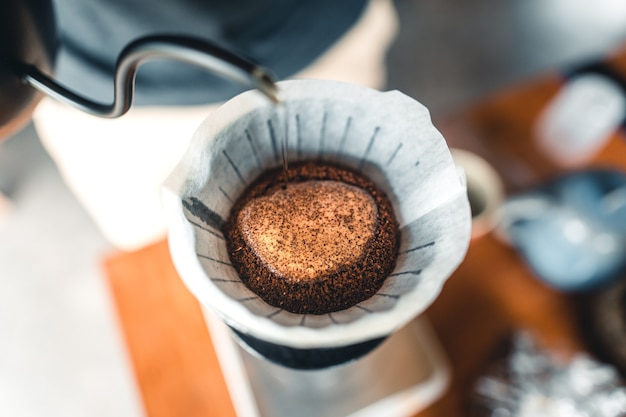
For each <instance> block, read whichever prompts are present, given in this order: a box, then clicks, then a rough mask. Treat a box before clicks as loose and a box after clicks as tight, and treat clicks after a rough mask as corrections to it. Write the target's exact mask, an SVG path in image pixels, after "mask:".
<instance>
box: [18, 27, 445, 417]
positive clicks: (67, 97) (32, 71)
mask: <svg viewBox="0 0 626 417" xmlns="http://www.w3.org/2000/svg"><path fill="white" fill-rule="evenodd" d="M163 58H165V59H174V60H179V61H183V62H187V63H191V64H194V65H197V66H199V67H201V68H204V69H207V70H209V71H211V72H213V73H215V74H216V75H219V76H221V77H223V78H225V79H227V80H230V81H234V82H237V83H240V84H243V85H246V86H249V87H252V88H256V89H258V90H259V91H260V92H262V93H263V94H264V95H265V96H266V97H267V98H268V99H269V100H270V101H272V102H274V103H278V102H279V94H278V93H279V92H278V91H277V88H276V85H275V83H274V81H273V79H272V77H271V75H270V74H269V73H268V72H267V71H266V70H265V69H263V68H262V67H260V66H258V65H255V64H253V63H251V62H249V61H248V60H246V59H243V58H241V57H240V56H237V55H235V54H233V53H231V52H229V51H227V50H224V49H222V48H220V47H218V46H216V45H213V44H210V43H207V42H205V41H201V40H197V39H194V38H189V37H183V36H168V35H163V36H161V35H159V36H148V37H144V38H141V39H138V40H136V41H134V42H132V43H130V44H129V45H128V46H127V47H125V48H124V49H123V50H122V52H121V53H120V55H119V58H118V61H117V64H116V67H115V75H114V83H113V87H114V100H113V103H111V104H103V103H98V102H94V101H92V100H90V99H88V98H85V97H83V96H81V95H80V94H77V93H75V92H73V91H71V90H70V89H68V88H66V87H65V86H63V85H61V84H59V83H57V82H56V81H55V80H54V79H53V78H52V77H50V76H48V75H46V74H45V73H44V72H43V71H41V70H40V69H39V68H37V66H35V65H31V64H27V63H24V62H19V61H18V62H12V63H11V65H10V67H11V68H10V69H11V71H12V72H13V73H14V74H15V75H16V76H18V77H19V78H20V79H21V80H22V83H23V84H24V85H25V86H30V87H32V88H34V89H35V90H37V91H39V92H41V93H43V94H44V95H47V96H49V97H51V98H54V99H56V100H58V101H61V102H64V103H66V104H69V105H71V106H73V107H75V108H77V109H79V110H81V111H84V112H87V113H90V114H92V115H95V116H99V117H105V118H116V117H119V116H122V115H123V114H125V113H126V112H127V111H128V110H129V109H130V107H131V105H132V101H133V94H134V80H135V76H136V73H137V70H138V68H139V66H140V65H141V64H143V63H144V62H146V61H150V60H153V59H163ZM33 100H34V98H33ZM205 317H206V321H207V325H208V327H209V329H210V331H211V334H212V338H213V340H214V343H215V348H216V351H217V353H218V357H219V360H220V365H221V367H222V371H223V374H224V377H225V379H226V382H227V385H228V387H229V390H230V393H231V398H232V400H233V403H234V407H235V409H236V411H237V414H238V415H239V416H240V417H265V416H272V417H282V416H293V415H299V416H303V417H306V416H316V417H325V416H328V417H331V416H352V417H365V416H370V415H371V416H410V415H413V414H415V413H416V412H418V411H419V410H421V409H423V408H425V407H427V406H428V405H430V404H431V403H432V402H434V401H435V400H436V399H437V398H439V396H440V395H441V394H442V393H443V392H444V391H445V389H446V387H447V384H448V378H449V372H448V369H447V365H446V362H445V359H444V357H443V355H442V353H441V349H440V348H439V346H437V343H436V337H435V336H434V334H433V333H432V331H431V329H430V328H429V325H428V323H427V321H426V320H425V319H424V318H420V317H418V318H417V319H414V320H413V321H412V322H410V323H409V324H408V325H406V326H405V327H404V328H402V329H401V330H399V331H397V332H395V333H394V334H392V335H391V336H389V337H387V338H386V339H385V340H384V341H382V342H381V344H380V346H377V347H376V348H374V349H373V350H372V351H371V352H369V353H367V354H365V356H363V357H361V358H358V359H351V360H348V361H347V362H346V363H341V364H337V365H334V366H331V367H328V368H321V369H312V370H311V369H309V370H302V369H293V368H290V367H288V366H283V365H279V364H276V363H273V362H271V361H268V360H267V359H266V358H264V357H263V356H262V355H260V354H259V353H258V352H257V351H256V350H254V349H253V348H251V347H250V346H249V345H248V344H246V343H245V342H243V341H242V340H241V339H240V338H239V337H237V336H235V335H234V333H233V332H232V331H231V330H230V329H229V328H228V327H227V326H226V325H225V324H224V323H223V322H222V321H221V320H220V319H218V318H216V316H215V315H214V314H213V313H212V312H210V311H208V310H206V311H205Z"/></svg>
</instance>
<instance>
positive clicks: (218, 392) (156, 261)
mask: <svg viewBox="0 0 626 417" xmlns="http://www.w3.org/2000/svg"><path fill="white" fill-rule="evenodd" d="M105 269H106V273H107V276H108V279H109V283H110V288H111V290H112V292H113V295H114V298H115V302H116V305H117V312H118V317H119V322H120V324H121V327H122V330H123V332H124V335H125V339H126V346H127V348H128V352H129V355H130V358H131V360H132V363H133V367H134V371H135V377H136V381H137V384H138V386H139V389H140V392H141V395H142V398H143V404H144V408H145V411H146V415H147V416H148V417H178V416H184V417H208V416H215V417H217V416H219V417H222V416H223V417H234V416H235V411H234V409H233V406H232V403H231V401H230V396H229V393H228V390H227V388H226V385H225V382H224V378H223V377H222V373H221V370H220V368H219V365H218V362H217V358H216V356H215V351H214V349H213V345H212V343H211V338H210V335H209V332H208V330H207V327H206V324H205V322H204V318H203V316H202V312H201V310H200V307H199V305H198V302H197V301H196V299H195V298H194V297H193V296H192V295H191V294H190V293H189V292H188V291H187V288H186V287H184V285H183V284H182V282H181V281H180V279H179V277H178V275H177V273H176V271H175V269H174V266H173V265H172V262H171V259H170V255H169V250H168V247H167V244H166V242H162V243H160V244H157V245H154V246H150V247H148V248H146V249H143V250H140V251H137V252H132V253H127V254H121V255H117V256H113V257H111V258H110V259H109V260H107V262H106V263H105Z"/></svg>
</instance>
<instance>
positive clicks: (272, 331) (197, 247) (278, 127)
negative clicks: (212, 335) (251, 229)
mask: <svg viewBox="0 0 626 417" xmlns="http://www.w3.org/2000/svg"><path fill="white" fill-rule="evenodd" d="M278 86H279V91H280V97H281V100H282V105H281V106H274V105H271V104H270V103H269V102H268V101H267V100H265V99H264V98H263V97H262V96H260V95H259V94H258V93H257V92H254V91H251V92H247V93H243V94H241V95H239V96H237V97H235V98H234V99H232V100H230V101H229V102H227V103H226V104H225V105H224V106H222V107H221V108H220V109H218V110H217V111H216V112H214V113H213V114H212V115H211V116H210V117H209V118H208V119H206V120H205V121H204V122H203V124H202V125H201V126H200V128H199V129H198V130H197V132H196V134H195V135H194V137H193V139H192V141H191V144H190V147H189V149H188V151H187V153H186V155H185V157H184V158H183V160H182V161H181V163H180V164H179V166H178V167H177V168H176V169H175V171H174V172H173V173H172V175H171V176H170V178H169V179H168V180H167V182H166V184H165V187H164V193H163V195H164V205H165V208H166V212H167V217H168V221H169V238H170V248H171V253H172V258H173V260H174V264H175V265H176V267H177V269H178V271H179V273H180V275H181V277H182V279H183V281H184V282H185V283H186V285H187V286H188V287H189V289H190V290H191V292H192V293H193V294H194V295H195V296H196V297H197V298H198V299H199V300H200V302H201V303H203V304H204V305H205V306H207V307H208V308H210V309H212V310H213V311H214V312H215V313H217V315H218V316H219V317H220V318H221V319H222V320H224V321H225V322H226V323H227V324H228V325H229V326H231V328H233V329H234V330H235V331H236V332H237V333H239V334H240V335H241V336H242V337H244V338H246V339H247V340H248V341H250V340H251V341H252V343H253V344H254V343H255V341H260V342H261V343H269V344H270V345H271V346H280V347H284V348H287V349H295V350H297V351H313V352H314V353H315V351H316V350H321V349H340V348H349V350H351V351H352V350H354V349H353V347H354V346H364V345H363V344H365V347H369V348H372V347H373V346H374V345H376V344H377V341H380V340H382V339H384V338H385V337H386V336H388V335H389V334H391V333H392V332H394V331H395V330H396V329H398V328H400V327H402V326H403V325H404V324H406V323H407V322H409V321H410V320H411V319H412V318H414V317H415V316H417V315H418V314H420V313H421V312H422V311H424V310H425V309H426V308H427V307H428V306H429V305H430V304H431V303H432V301H433V300H434V299H435V298H436V297H437V295H438V294H439V292H440V290H441V287H442V285H443V283H444V282H445V281H446V279H447V278H448V277H449V275H450V274H451V273H452V272H453V271H454V269H455V268H456V267H457V266H458V264H459V263H460V262H461V260H462V259H463V257H464V254H465V252H466V250H467V247H468V244H469V237H470V223H471V218H470V210H469V204H468V201H467V194H466V189H465V184H464V181H463V180H464V179H463V178H459V174H458V172H457V169H456V167H455V165H454V163H453V161H452V158H451V156H450V152H449V150H448V147H447V145H446V143H445V140H444V139H443V137H442V136H441V135H440V134H439V132H438V131H437V130H436V129H435V128H434V126H433V125H432V123H431V121H430V117H429V114H428V111H427V110H426V108H425V107H423V106H422V105H421V104H419V103H418V102H417V101H415V100H413V99H411V98H409V97H407V96H406V95H404V94H401V93H399V92H397V91H391V92H385V93H381V92H378V91H375V90H371V89H368V88H364V87H359V86H354V85H349V84H344V83H339V82H332V81H313V80H300V81H285V82H281V83H279V84H278ZM285 136H286V138H287V144H288V152H287V159H288V160H289V162H295V161H304V160H322V161H331V162H335V163H339V164H341V165H344V166H346V167H348V168H352V169H355V170H357V171H359V172H361V173H363V174H364V175H365V176H367V177H369V178H370V179H371V180H373V181H374V182H375V183H376V184H377V185H378V186H379V187H380V188H381V189H382V190H383V191H385V192H386V194H387V196H388V197H389V198H390V200H391V202H392V204H393V206H394V210H395V212H396V218H397V219H398V222H399V226H400V233H401V243H400V255H399V258H398V261H397V264H396V268H395V270H394V271H393V272H392V274H391V275H390V276H389V277H388V278H387V280H386V281H385V283H384V285H383V286H382V288H381V289H380V290H379V291H378V293H377V294H376V295H374V296H373V297H371V298H370V299H368V300H365V301H363V302H361V303H359V304H357V305H356V306H353V307H351V308H348V309H345V310H342V311H338V312H334V313H331V314H325V315H311V314H309V315H301V314H294V313H289V312H287V311H284V310H280V309H277V308H276V307H273V306H271V305H269V304H267V303H265V302H264V301H263V300H261V299H260V298H258V297H257V296H256V294H254V293H252V292H251V291H250V290H248V289H247V288H246V287H245V286H244V285H243V284H242V283H241V281H239V278H238V275H237V273H236V271H235V270H234V269H233V268H232V266H230V263H229V257H228V253H227V250H226V245H225V241H224V236H222V234H221V224H222V223H223V221H224V219H226V218H227V217H228V215H229V211H230V208H231V206H232V203H233V201H234V199H236V198H237V197H238V196H239V195H240V194H241V193H242V192H243V190H244V189H245V187H246V186H247V185H248V184H249V183H250V182H251V181H252V180H253V179H255V178H256V177H257V176H259V175H260V174H261V173H262V172H263V171H264V170H266V169H267V168H271V167H277V166H280V164H281V158H280V143H281V141H282V140H283V138H284V137H285ZM191 199H194V201H200V202H201V203H202V204H203V205H204V207H205V208H206V212H205V213H206V214H207V215H206V216H198V215H197V213H195V214H194V213H192V212H191V211H189V210H188V209H187V208H185V206H186V205H187V206H189V204H185V202H189V201H190V200H191ZM370 345H372V346H370ZM365 350H367V349H365Z"/></svg>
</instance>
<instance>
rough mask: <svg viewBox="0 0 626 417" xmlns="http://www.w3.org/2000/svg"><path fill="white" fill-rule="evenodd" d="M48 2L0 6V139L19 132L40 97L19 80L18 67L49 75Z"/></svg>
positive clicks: (52, 42) (51, 22) (24, 0)
mask: <svg viewBox="0 0 626 417" xmlns="http://www.w3.org/2000/svg"><path fill="white" fill-rule="evenodd" d="M57 42H58V40H57V36H56V24H55V18H54V9H53V5H52V1H51V0H2V5H1V6H0V139H1V138H5V137H8V136H10V135H11V134H13V133H16V132H17V131H19V130H20V129H21V128H22V127H23V126H24V125H25V124H26V123H27V122H28V121H29V120H30V118H31V114H32V111H33V110H34V108H35V106H36V104H37V103H38V101H39V100H40V98H41V97H42V95H41V94H40V93H38V92H37V91H36V90H35V89H34V88H32V87H31V86H30V85H28V84H27V83H25V82H23V81H22V79H21V76H20V74H21V70H20V68H21V66H22V65H25V64H26V65H34V66H36V67H37V68H39V69H41V70H42V71H44V72H48V73H50V72H51V71H52V68H53V66H54V57H55V54H56V50H57Z"/></svg>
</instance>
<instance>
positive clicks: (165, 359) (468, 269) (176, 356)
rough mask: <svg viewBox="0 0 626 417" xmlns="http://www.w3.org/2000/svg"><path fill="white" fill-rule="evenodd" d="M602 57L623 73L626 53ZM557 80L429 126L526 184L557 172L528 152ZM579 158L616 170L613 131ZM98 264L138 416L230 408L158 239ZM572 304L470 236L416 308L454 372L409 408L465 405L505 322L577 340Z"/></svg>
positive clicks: (451, 409)
mask: <svg viewBox="0 0 626 417" xmlns="http://www.w3.org/2000/svg"><path fill="white" fill-rule="evenodd" d="M611 62H612V64H613V65H614V66H615V68H618V69H620V70H623V72H624V74H626V53H621V52H620V53H617V54H616V55H615V57H612V58H611ZM561 83H562V80H561V79H560V78H559V77H558V76H557V75H556V74H547V75H546V76H544V77H542V78H538V79H536V80H533V81H532V82H529V83H526V84H523V85H519V86H515V87H513V88H511V89H508V90H507V91H503V92H502V93H498V94H494V95H493V96H490V97H488V98H487V99H485V100H484V101H482V102H480V103H477V104H476V105H475V106H472V108H471V109H469V110H468V111H466V112H464V113H462V114H459V115H456V116H455V117H454V118H452V119H450V120H446V121H440V122H438V127H439V128H440V129H441V130H442V131H443V133H444V136H445V137H446V138H447V140H448V142H449V144H450V145H451V146H453V147H455V146H456V147H461V148H465V149H469V150H473V151H475V152H477V153H479V154H481V155H482V156H484V157H485V158H486V159H488V160H489V161H490V162H491V163H492V164H493V165H494V166H495V168H496V169H497V170H498V171H499V172H500V174H501V175H502V176H503V179H504V181H505V184H506V188H507V190H508V191H509V192H515V191H517V190H520V189H523V188H526V187H529V186H532V185H535V184H537V183H539V182H541V181H544V180H546V179H547V178H550V177H553V176H555V175H557V174H560V173H563V172H565V171H566V170H565V169H563V168H561V167H558V166H556V165H555V164H553V163H552V162H550V161H549V160H548V159H546V158H544V157H542V156H541V155H538V154H537V151H536V149H535V148H534V147H533V146H532V143H533V142H532V129H531V126H532V123H533V122H534V120H535V119H536V117H537V115H538V114H539V112H540V111H541V109H542V108H543V106H545V104H546V103H547V102H548V100H549V99H550V98H551V97H552V96H553V95H554V94H555V93H556V91H558V89H559V88H560V86H561ZM589 165H590V166H614V167H619V168H622V169H625V168H626V140H624V137H623V133H622V132H618V133H616V134H615V136H614V137H613V138H612V140H611V141H610V143H609V144H608V145H607V146H606V147H605V148H604V149H603V150H602V151H601V153H600V155H598V156H597V157H596V158H595V160H594V161H592V162H591V163H590V164H589ZM105 266H106V272H107V276H108V278H109V281H110V284H111V289H112V292H113V295H114V298H115V300H116V302H117V308H118V314H119V319H120V323H121V326H122V328H123V330H124V333H125V336H126V342H127V346H128V350H129V352H130V356H131V358H132V361H133V365H134V367H135V375H136V377H137V382H138V385H139V386H140V388H141V393H142V396H143V401H144V405H145V409H146V411H147V415H148V417H161V416H163V417H170V416H234V411H233V408H232V405H231V402H230V399H229V395H228V393H227V390H226V387H225V385H224V381H223V378H222V376H221V373H220V370H219V365H218V363H217V360H216V357H215V353H214V351H213V347H212V345H211V342H210V336H209V335H208V332H207V330H206V326H205V324H204V322H203V318H202V315H201V312H200V309H199V307H198V304H197V302H196V301H195V299H194V298H193V297H192V296H191V295H190V294H189V293H188V292H187V290H186V289H185V288H184V287H183V285H182V284H181V283H180V281H179V278H178V276H177V275H176V272H175V271H174V268H173V266H172V264H171V261H170V257H169V253H168V250H167V245H166V243H165V242H162V243H159V244H157V245H154V246H151V247H148V248H146V249H143V250H141V251H138V252H135V253H129V254H123V255H118V256H114V257H112V258H111V259H109V260H108V261H107V262H106V265H105ZM579 307H580V306H579V305H577V302H576V301H575V300H573V299H571V298H570V297H567V296H565V295H563V294H560V293H558V292H556V291H554V290H551V289H549V288H547V287H546V286H544V285H542V284H541V283H540V282H539V281H538V280H537V279H535V277H534V276H533V274H532V272H531V271H530V270H529V269H528V268H527V267H526V265H525V264H524V263H523V261H522V260H521V259H520V258H519V256H518V255H517V253H516V252H514V251H513V250H511V249H510V248H508V247H506V246H505V245H503V244H501V243H500V242H499V241H498V240H497V239H495V238H494V237H493V236H491V235H487V236H484V237H483V238H481V239H479V240H477V241H474V242H472V244H471V247H470V250H469V252H468V255H467V257H466V259H465V260H464V262H463V264H462V265H461V266H460V268H459V269H458V270H457V271H456V272H455V273H454V274H453V276H452V277H451V278H450V280H449V281H448V282H447V283H446V285H445V287H444V290H443V292H442V294H441V295H440V297H439V298H438V299H437V300H436V301H435V303H434V304H433V305H432V307H431V308H429V310H428V311H427V312H426V314H427V316H428V317H429V318H430V320H431V321H432V323H433V325H434V328H435V331H436V332H437V334H438V335H439V338H440V340H441V342H442V345H443V347H444V349H445V351H446V354H447V356H448V359H449V361H450V363H451V365H452V371H453V379H452V385H451V387H450V389H449V390H448V391H447V393H446V394H445V396H444V397H443V398H442V399H441V400H439V401H438V402H437V403H436V404H434V405H433V406H432V407H430V408H429V409H427V410H425V411H424V412H422V413H420V414H419V417H435V416H437V417H440V416H445V417H455V416H459V417H461V416H464V415H466V413H465V411H464V410H465V402H466V399H467V395H468V393H469V391H470V388H471V384H472V382H473V381H474V379H475V378H476V377H477V375H478V374H479V373H480V372H481V370H482V369H484V368H483V367H484V366H485V364H486V363H487V362H488V361H489V359H490V357H491V355H492V352H493V351H494V349H496V348H497V347H498V346H499V345H500V343H501V342H502V341H503V340H504V339H505V338H506V337H507V335H509V334H510V332H511V331H514V330H517V329H527V330H531V331H532V332H533V333H534V334H535V335H536V337H537V338H538V340H539V342H540V343H541V344H542V345H544V346H545V347H549V348H550V349H554V350H556V351H560V352H563V353H564V354H572V353H574V352H577V351H584V350H586V349H587V345H586V343H585V339H584V337H583V336H584V331H583V330H582V328H581V321H580V318H579Z"/></svg>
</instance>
